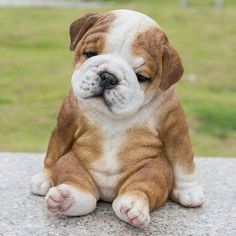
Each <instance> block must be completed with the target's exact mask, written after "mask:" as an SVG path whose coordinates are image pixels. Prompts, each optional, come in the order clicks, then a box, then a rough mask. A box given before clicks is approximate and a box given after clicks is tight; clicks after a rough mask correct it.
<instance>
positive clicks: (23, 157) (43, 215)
mask: <svg viewBox="0 0 236 236" xmlns="http://www.w3.org/2000/svg"><path fill="white" fill-rule="evenodd" d="M42 161H43V154H25V153H19V154H18V153H14V154H10V153H0V196H1V198H0V235H4V236H15V235H22V236H27V235H32V236H38V235H40V236H43V235H53V236H55V235H60V236H63V235H122V236H123V235H130V236H131V235H180V236H184V235H194V236H195V235H213V236H215V235H219V236H228V235H232V236H233V235H234V236H235V235H236V205H235V201H236V158H197V166H198V175H199V179H200V182H201V183H202V184H203V186H204V187H205V190H206V193H207V197H208V200H207V201H206V203H205V205H204V206H203V207H201V208H197V209H187V208H184V207H181V206H179V205H178V204H176V203H173V202H171V201H169V202H168V203H167V204H166V205H165V206H164V207H162V208H161V209H159V210H157V211H154V212H153V213H152V214H151V223H150V225H149V226H148V227H146V228H145V229H138V228H134V227H133V226H130V225H128V224H126V223H124V222H121V221H119V220H118V218H117V217H116V216H115V214H114V213H113V211H112V208H111V205H110V204H108V203H102V202H100V203H99V204H98V207H97V209H96V210H95V211H94V212H93V213H91V214H90V215H87V216H83V217H64V216H60V217H58V216H53V215H50V214H49V213H48V212H47V211H46V209H45V208H44V198H43V197H39V196H34V195H32V194H31V193H30V191H29V183H30V178H31V176H32V175H33V174H35V173H37V172H38V171H40V169H41V168H42Z"/></svg>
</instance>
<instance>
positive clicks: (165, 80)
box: [160, 40, 184, 90]
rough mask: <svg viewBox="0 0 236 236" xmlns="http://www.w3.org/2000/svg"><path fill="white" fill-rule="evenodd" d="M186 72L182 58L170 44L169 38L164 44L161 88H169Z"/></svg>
mask: <svg viewBox="0 0 236 236" xmlns="http://www.w3.org/2000/svg"><path fill="white" fill-rule="evenodd" d="M183 72H184V69H183V66H182V63H181V59H180V57H179V55H178V53H177V51H176V50H175V49H174V48H173V47H172V46H171V45H170V44H169V42H168V40H167V42H166V43H165V44H164V46H163V56H162V78H161V84H160V88H161V89H162V90H167V89H168V88H169V87H170V86H171V85H173V84H174V83H176V82H177V81H178V80H180V78H181V77H182V75H183Z"/></svg>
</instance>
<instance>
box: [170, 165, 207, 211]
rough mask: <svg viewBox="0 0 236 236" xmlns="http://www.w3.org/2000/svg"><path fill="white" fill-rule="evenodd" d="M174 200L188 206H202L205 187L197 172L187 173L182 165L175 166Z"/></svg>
mask: <svg viewBox="0 0 236 236" xmlns="http://www.w3.org/2000/svg"><path fill="white" fill-rule="evenodd" d="M172 198H173V200H175V201H177V202H179V203H180V204H181V205H183V206H186V207H198V206H201V205H202V204H203V202H204V200H205V194H204V190H203V187H202V186H201V185H199V183H198V182H197V180H196V176H195V173H192V174H187V173H186V172H185V171H184V170H183V168H182V167H181V166H178V165H176V166H175V187H174V189H173V190H172Z"/></svg>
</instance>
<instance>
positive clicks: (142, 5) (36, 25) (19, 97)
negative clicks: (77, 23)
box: [0, 0, 236, 156]
mask: <svg viewBox="0 0 236 236" xmlns="http://www.w3.org/2000/svg"><path fill="white" fill-rule="evenodd" d="M105 2H106V3H107V4H104V5H101V8H98V9H92V10H91V9H90V10H89V9H52V8H0V55H1V56H0V151H24V152H26V151H33V152H44V151H45V150H46V147H47V143H48V138H49V135H50V132H51V130H52V128H53V127H54V125H55V123H56V116H57V113H58V110H59V107H60V104H61V103H62V100H63V98H64V96H65V95H66V94H67V93H68V90H69V87H70V78H71V74H72V70H73V67H72V57H73V56H72V53H71V52H70V51H69V35H68V27H69V25H70V23H71V22H72V21H73V20H74V19H76V18H78V17H80V16H82V15H83V14H85V13H87V12H91V11H97V12H104V11H107V10H111V9H115V8H127V9H132V10H138V11H141V12H143V13H145V14H147V15H149V16H151V17H153V18H154V19H155V20H157V21H158V22H159V24H160V25H161V26H162V27H163V28H164V29H165V31H166V32H167V35H168V37H169V39H170V41H171V43H172V45H174V47H176V49H177V50H178V52H179V54H180V55H181V58H182V61H183V65H184V68H185V74H184V76H183V79H182V80H181V81H180V82H179V83H178V84H177V86H176V87H177V91H178V94H179V97H180V99H181V101H182V104H183V106H184V109H185V112H186V115H187V118H188V121H189V124H190V132H191V138H192V141H193V145H194V150H195V154H196V155H201V156H236V78H235V77H236V73H235V72H236V65H235V61H236V46H235V45H236V33H235V32H236V31H235V29H236V23H235V22H236V21H235V19H236V1H234V0H228V1H227V0H226V1H225V4H224V7H223V8H222V9H220V10H217V9H215V8H214V7H213V4H212V2H213V1H200V2H198V1H194V2H193V3H192V4H191V5H190V6H189V7H188V8H182V7H180V1H178V0H167V1H165V0H159V1H158V0H157V1H154V0H151V1H141V0H133V1H124V0H123V1H122V0H120V1H113V2H112V3H110V1H108V0H106V1H105ZM108 2H109V3H108Z"/></svg>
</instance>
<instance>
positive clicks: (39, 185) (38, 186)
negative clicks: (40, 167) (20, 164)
mask: <svg viewBox="0 0 236 236" xmlns="http://www.w3.org/2000/svg"><path fill="white" fill-rule="evenodd" d="M49 188H50V182H49V179H48V177H47V176H46V174H45V173H39V174H36V175H34V176H33V177H32V179H31V185H30V189H31V192H32V193H33V194H37V195H43V196H44V195H46V193H47V192H48V190H49Z"/></svg>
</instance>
